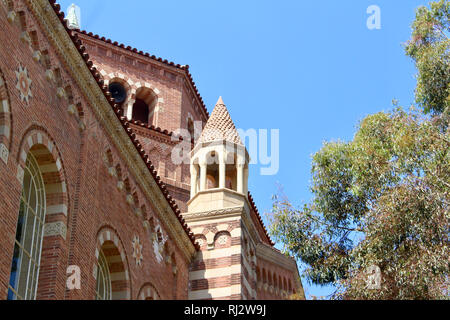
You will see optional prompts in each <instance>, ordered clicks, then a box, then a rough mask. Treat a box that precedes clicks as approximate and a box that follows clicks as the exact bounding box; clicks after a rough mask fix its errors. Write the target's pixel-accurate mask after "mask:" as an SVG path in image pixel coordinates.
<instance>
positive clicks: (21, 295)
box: [8, 153, 46, 300]
mask: <svg viewBox="0 0 450 320" xmlns="http://www.w3.org/2000/svg"><path fill="white" fill-rule="evenodd" d="M45 208H46V205H45V189H44V180H43V178H42V174H41V172H40V170H39V166H38V163H37V161H36V159H35V158H34V156H33V155H32V154H31V153H29V154H28V157H27V161H26V167H25V169H24V178H23V187H22V195H21V197H20V210H19V218H18V221H17V229H16V239H15V244H14V254H13V260H12V265H11V274H10V279H9V285H8V300H16V299H20V300H33V299H35V298H36V291H37V283H38V277H39V265H40V260H41V248H42V238H43V234H44V224H45Z"/></svg>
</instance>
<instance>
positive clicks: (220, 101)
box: [216, 96, 225, 106]
mask: <svg viewBox="0 0 450 320" xmlns="http://www.w3.org/2000/svg"><path fill="white" fill-rule="evenodd" d="M218 105H225V103H224V102H223V100H222V96H220V97H219V100H217V103H216V106H218Z"/></svg>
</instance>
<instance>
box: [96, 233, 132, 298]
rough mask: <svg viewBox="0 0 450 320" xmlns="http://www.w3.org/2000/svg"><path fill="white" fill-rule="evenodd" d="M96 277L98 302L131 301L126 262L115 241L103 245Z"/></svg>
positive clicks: (99, 254)
mask: <svg viewBox="0 0 450 320" xmlns="http://www.w3.org/2000/svg"><path fill="white" fill-rule="evenodd" d="M106 233H111V231H107V232H106ZM115 239H117V237H115ZM116 241H118V239H117V240H116ZM96 276H97V278H96V281H97V282H96V292H95V298H96V299H97V300H126V299H129V291H130V289H129V283H128V280H127V278H126V269H125V262H124V261H122V257H121V254H120V250H119V248H118V247H117V246H116V245H115V242H114V241H111V240H107V241H105V242H103V244H102V245H101V247H100V250H99V253H98V260H97V273H96Z"/></svg>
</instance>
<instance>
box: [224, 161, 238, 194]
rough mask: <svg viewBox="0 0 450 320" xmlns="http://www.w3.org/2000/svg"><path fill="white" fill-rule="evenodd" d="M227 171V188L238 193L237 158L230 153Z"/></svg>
mask: <svg viewBox="0 0 450 320" xmlns="http://www.w3.org/2000/svg"><path fill="white" fill-rule="evenodd" d="M225 163H226V167H225V168H226V169H225V188H227V189H230V190H234V191H237V167H236V165H237V157H236V155H235V154H233V153H230V154H228V155H227V159H226V162H225Z"/></svg>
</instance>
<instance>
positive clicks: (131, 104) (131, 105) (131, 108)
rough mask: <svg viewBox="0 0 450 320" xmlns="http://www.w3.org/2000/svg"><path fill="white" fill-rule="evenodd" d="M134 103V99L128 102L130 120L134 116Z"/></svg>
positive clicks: (128, 117)
mask: <svg viewBox="0 0 450 320" xmlns="http://www.w3.org/2000/svg"><path fill="white" fill-rule="evenodd" d="M133 105H134V101H133V100H131V101H130V102H128V106H127V119H128V120H131V118H133Z"/></svg>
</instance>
